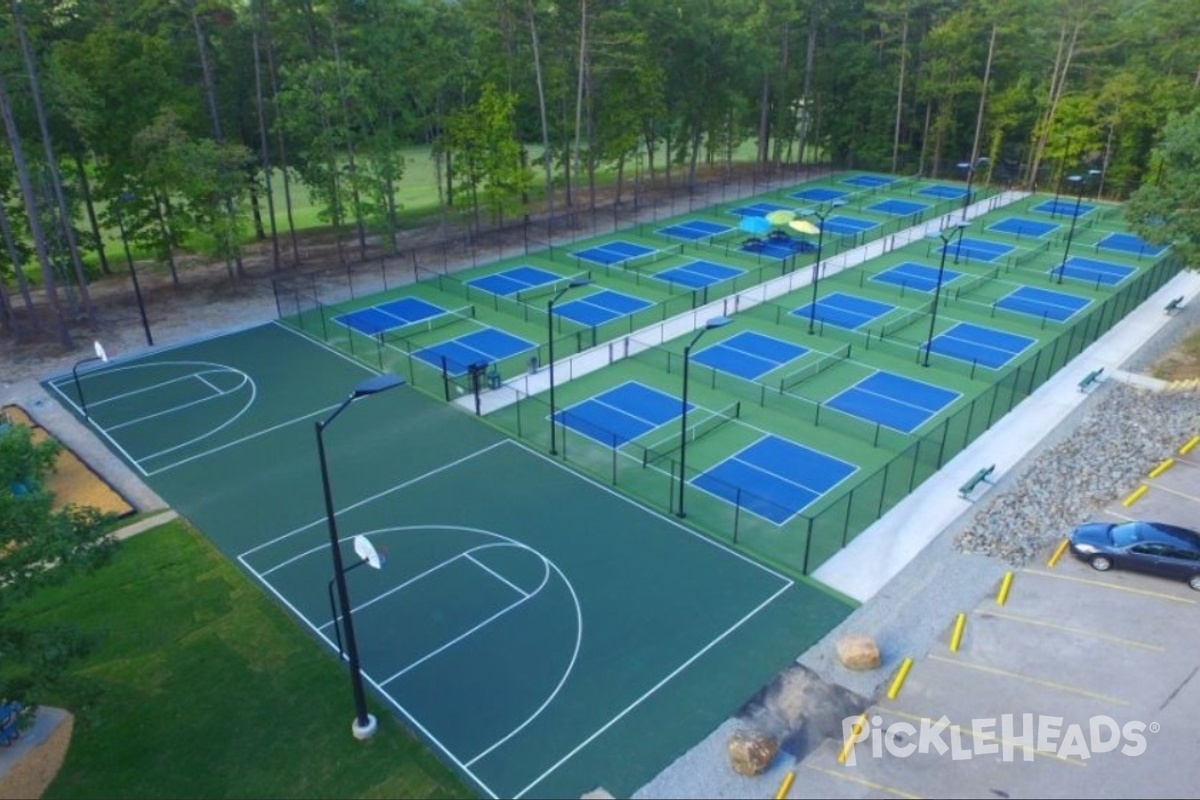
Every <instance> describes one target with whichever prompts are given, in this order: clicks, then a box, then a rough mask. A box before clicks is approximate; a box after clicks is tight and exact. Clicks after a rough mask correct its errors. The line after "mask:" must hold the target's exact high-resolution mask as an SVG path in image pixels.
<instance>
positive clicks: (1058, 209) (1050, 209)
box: [1033, 197, 1095, 217]
mask: <svg viewBox="0 0 1200 800" xmlns="http://www.w3.org/2000/svg"><path fill="white" fill-rule="evenodd" d="M1094 208H1095V206H1094V205H1091V204H1090V203H1080V204H1079V216H1081V217H1086V216H1087V215H1088V214H1090V213H1092V209H1094ZM1033 210H1034V211H1037V212H1039V213H1042V214H1051V215H1053V216H1056V217H1070V216H1074V215H1075V201H1074V200H1065V199H1063V198H1061V197H1060V198H1059V199H1057V200H1047V201H1046V202H1044V203H1038V204H1037V205H1036V206H1034V207H1033Z"/></svg>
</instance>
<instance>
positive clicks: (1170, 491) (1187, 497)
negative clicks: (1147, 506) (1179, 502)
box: [1154, 483, 1200, 503]
mask: <svg viewBox="0 0 1200 800" xmlns="http://www.w3.org/2000/svg"><path fill="white" fill-rule="evenodd" d="M1154 490H1155V491H1156V492H1166V493H1167V494H1173V495H1175V496H1176V497H1182V498H1183V499H1184V500H1192V501H1193V502H1197V503H1200V497H1198V496H1196V495H1194V494H1188V493H1187V492H1181V491H1179V490H1178V489H1172V488H1171V487H1170V486H1163V485H1162V484H1161V483H1156V484H1154Z"/></svg>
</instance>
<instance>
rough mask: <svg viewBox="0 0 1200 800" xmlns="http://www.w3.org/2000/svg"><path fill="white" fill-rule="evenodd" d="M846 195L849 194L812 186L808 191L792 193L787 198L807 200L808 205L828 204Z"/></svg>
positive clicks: (838, 190) (802, 190)
mask: <svg viewBox="0 0 1200 800" xmlns="http://www.w3.org/2000/svg"><path fill="white" fill-rule="evenodd" d="M847 194H849V192H843V191H842V190H841V189H827V188H826V187H824V186H813V187H812V188H810V189H801V190H800V191H798V192H792V193H791V194H790V195H788V197H794V198H796V199H797V200H807V201H808V202H810V203H828V202H829V201H830V200H838V199H840V198H842V197H845V196H846V195H847Z"/></svg>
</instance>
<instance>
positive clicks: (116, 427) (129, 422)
mask: <svg viewBox="0 0 1200 800" xmlns="http://www.w3.org/2000/svg"><path fill="white" fill-rule="evenodd" d="M154 363H156V364H158V363H169V362H154ZM236 371H237V372H238V373H239V374H241V376H242V377H243V378H244V380H243V381H242V383H241V385H239V386H237V387H235V388H233V389H230V390H229V391H228V392H222V391H221V390H220V389H217V387H215V386H213V385H212V384H211V383H209V382H208V381H204V380H203V379H201V380H202V382H203V383H205V384H207V385H208V386H209V387H210V388H212V389H213V390H214V391H216V393H217V394H216V396H209V397H201V398H200V399H199V400H192V401H189V402H187V403H182V404H180V405H177V406H169V407H166V408H161V409H159V410H158V411H154V412H152V413H150V414H143V415H142V416H140V417H134V418H132V419H128V420H126V421H125V422H118V423H117V424H116V425H109V426H108V427H107V428H106V430H110V431H119V430H121V429H122V428H127V427H129V426H130V425H137V424H139V423H142V422H145V421H146V420H148V419H154V418H155V417H161V416H164V415H166V414H173V413H175V412H176V411H182V410H183V409H185V408H191V407H192V406H198V405H200V404H201V403H207V402H209V401H210V400H216V399H217V398H219V397H223V396H225V395H227V394H232V393H233V392H236V391H237V390H238V389H240V388H242V386H245V385H246V384H247V383H253V382H252V381H251V380H250V376H249V375H247V374H246V373H244V372H242V371H241V370H236ZM198 377H199V376H198V375H185V376H183V377H181V378H176V379H174V380H170V381H163V382H162V383H156V384H154V385H153V386H149V387H147V388H146V389H145V390H144V391H152V390H154V389H157V388H159V387H162V386H166V385H167V384H171V383H178V382H180V381H184V380H190V379H191V378H198ZM142 393H143V392H142V391H137V392H125V393H124V394H123V395H121V397H132V396H133V395H135V394H142ZM115 399H116V398H115V397H110V398H108V399H106V400H103V401H101V402H102V403H108V402H111V401H112V400H115ZM89 405H90V404H89ZM151 457H152V456H143V458H151Z"/></svg>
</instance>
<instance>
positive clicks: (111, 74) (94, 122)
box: [0, 0, 1200, 347]
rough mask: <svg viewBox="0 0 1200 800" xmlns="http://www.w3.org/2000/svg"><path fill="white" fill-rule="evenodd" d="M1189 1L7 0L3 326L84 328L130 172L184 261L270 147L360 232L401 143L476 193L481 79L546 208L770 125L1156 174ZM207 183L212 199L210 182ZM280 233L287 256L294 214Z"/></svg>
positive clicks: (1051, 168)
mask: <svg viewBox="0 0 1200 800" xmlns="http://www.w3.org/2000/svg"><path fill="white" fill-rule="evenodd" d="M1193 4H1194V2H1193V0H690V1H689V2H687V3H683V2H674V3H664V2H662V1H661V0H570V2H551V0H352V1H351V0H300V2H295V1H294V0H292V1H291V2H289V0H253V1H252V2H241V3H233V2H230V0H140V2H137V3H130V2H120V1H119V0H95V2H90V3H67V2H64V1H63V0H12V2H11V3H9V4H5V6H7V7H8V8H7V13H0V113H2V114H3V115H4V117H5V118H4V120H3V122H4V124H5V132H4V138H5V141H6V142H8V143H9V144H10V147H9V148H7V149H6V150H5V151H4V152H0V206H3V209H2V212H0V235H3V237H4V243H3V247H0V329H5V330H17V329H19V328H21V327H22V325H20V324H18V323H19V319H18V316H19V315H18V311H19V310H20V308H21V305H22V304H24V307H25V310H26V312H27V313H32V309H33V304H34V300H33V299H32V298H33V297H34V296H35V295H37V296H38V299H39V300H41V301H42V303H43V305H46V306H48V307H49V309H50V314H51V316H53V318H54V319H53V325H52V326H50V325H45V324H44V321H43V320H39V319H33V320H32V322H33V325H32V326H25V327H41V328H43V329H51V330H54V331H55V332H56V333H58V335H59V338H60V341H62V343H63V346H64V347H71V346H73V340H72V337H71V332H70V330H69V328H70V325H69V322H71V321H72V320H73V319H75V318H78V317H80V316H83V314H81V311H83V312H86V311H87V308H86V306H87V298H88V294H87V291H86V289H87V287H86V282H87V280H89V276H88V275H86V274H85V275H83V276H80V275H79V271H80V270H79V267H78V266H77V263H78V262H77V256H76V255H75V251H79V252H80V253H82V256H83V257H84V258H85V259H98V260H99V261H100V264H101V270H102V271H103V270H104V260H103V236H102V235H101V234H100V231H98V230H97V227H98V226H97V225H96V224H95V223H94V222H91V221H92V220H94V219H103V218H104V217H105V213H104V206H105V205H106V204H108V203H111V202H112V201H114V200H116V199H117V198H121V197H123V196H125V195H128V194H132V195H133V196H134V198H135V200H134V202H133V203H132V204H131V205H130V206H128V207H127V208H128V209H129V210H130V212H131V214H132V220H131V222H132V224H131V226H130V227H131V230H132V232H133V233H134V236H135V238H136V240H137V242H138V243H139V244H142V245H143V246H150V247H151V249H152V250H154V251H155V252H156V253H157V255H158V259H159V260H160V262H161V263H162V264H163V266H164V267H165V268H167V269H170V270H171V271H172V274H173V275H175V277H176V278H177V279H179V280H182V279H183V277H182V276H181V275H179V274H178V273H176V271H175V270H176V264H175V261H174V252H175V250H176V249H177V248H180V247H183V248H187V249H193V250H195V249H200V250H207V251H208V252H210V253H216V254H219V255H223V256H225V257H226V258H227V259H228V260H229V261H230V262H237V261H238V259H239V249H238V248H239V244H240V241H239V238H240V237H241V236H242V235H243V232H242V226H243V224H244V223H243V221H242V219H243V217H245V216H251V215H252V216H253V218H254V222H255V228H254V230H255V233H256V234H257V235H258V236H259V237H263V236H266V235H267V230H268V228H270V230H271V232H272V236H275V235H277V231H276V229H275V226H274V225H271V226H267V225H264V224H263V223H262V220H261V215H262V211H261V208H260V206H259V203H258V200H259V197H260V192H265V193H268V194H269V192H270V188H269V187H270V180H271V176H273V175H274V174H275V171H276V170H280V171H281V174H282V177H283V179H284V180H283V190H284V194H285V201H286V212H287V214H288V222H289V230H290V227H291V223H292V215H291V212H292V204H291V201H290V183H289V181H290V180H291V179H292V178H295V177H299V178H300V180H301V181H302V182H303V183H304V184H305V185H306V187H307V188H308V189H309V191H310V194H311V195H313V196H314V197H315V201H316V203H317V205H318V206H319V207H320V215H319V218H320V219H322V220H323V221H325V222H327V223H328V224H329V225H330V226H331V227H332V228H333V230H334V232H335V233H346V234H347V235H351V234H350V232H351V231H352V232H353V233H352V235H353V236H354V237H355V238H356V239H357V244H358V247H357V250H356V253H355V257H356V258H359V259H361V258H364V257H366V253H367V243H368V241H370V237H369V236H368V234H378V235H379V239H378V241H383V242H385V243H390V246H391V248H392V249H395V248H396V247H397V246H398V245H397V243H398V238H397V230H398V227H399V215H398V205H397V201H396V198H397V197H398V196H400V195H401V193H402V187H401V182H402V181H404V180H405V179H406V175H405V172H404V164H403V159H402V158H401V157H399V155H398V153H399V152H400V150H401V148H402V147H405V146H408V145H424V146H433V147H434V148H435V151H436V154H437V157H438V160H437V162H436V164H437V168H438V169H439V170H440V172H439V180H438V185H439V188H440V189H442V190H443V192H444V193H443V195H442V198H441V199H442V207H443V211H444V212H445V213H450V210H451V209H453V208H463V209H467V208H468V207H469V206H470V205H471V203H469V202H468V203H456V202H455V199H456V198H455V197H454V192H455V189H456V188H463V187H464V186H469V185H471V184H472V183H473V182H475V181H477V180H478V179H479V178H478V177H477V176H472V175H465V176H464V175H463V174H460V173H459V172H458V169H459V167H462V168H463V169H464V170H466V171H468V172H469V171H470V170H472V169H476V168H477V167H479V165H477V164H470V163H466V162H465V161H464V163H462V164H458V163H456V162H455V159H456V158H457V157H458V156H459V155H461V154H460V153H456V152H455V151H454V149H452V148H450V147H448V145H449V144H450V142H451V138H450V132H451V130H452V129H456V132H455V134H454V135H455V136H456V137H458V138H459V139H462V137H464V136H467V137H469V136H474V135H475V134H476V133H479V132H475V131H468V130H466V128H467V127H469V126H470V123H471V121H472V120H473V121H474V122H480V121H482V122H483V123H485V124H487V125H491V124H492V123H493V122H494V120H491V119H482V120H480V119H479V118H478V117H476V116H475V115H477V114H478V113H479V111H480V105H479V104H480V101H481V98H483V97H484V91H485V89H484V87H485V86H487V85H491V86H493V87H495V89H496V91H497V92H498V94H497V95H496V97H497V98H505V102H506V103H508V104H509V105H510V106H511V111H508V112H504V113H507V114H510V115H511V118H507V119H506V121H504V123H503V124H504V126H505V127H506V131H507V132H506V133H505V134H504V135H502V136H500V137H496V136H494V135H492V134H490V133H489V134H487V135H483V136H482V137H481V138H480V139H479V141H478V142H476V143H475V144H473V145H472V146H473V147H476V152H475V154H474V155H473V156H472V158H476V157H478V158H483V159H493V158H494V160H495V162H496V163H495V164H493V165H492V166H490V167H488V169H491V171H492V172H496V169H498V168H499V165H505V166H504V169H509V168H510V167H509V166H508V165H510V164H511V162H512V153H511V152H507V150H506V148H509V146H510V143H511V142H514V141H515V142H516V145H517V148H518V150H517V152H518V153H522V154H523V151H522V150H521V148H522V146H524V145H526V144H529V143H532V142H536V141H537V140H539V139H540V140H541V145H542V147H543V153H542V154H541V155H542V161H543V163H542V169H541V170H540V172H541V175H540V181H541V183H542V184H543V185H544V186H545V190H546V195H545V196H546V199H547V202H548V203H549V204H550V205H551V208H553V204H554V203H556V202H559V200H558V198H559V197H561V201H564V202H565V203H567V204H568V205H572V206H577V205H580V203H579V198H581V197H582V195H581V194H580V188H581V187H582V186H583V182H584V181H587V182H588V183H589V184H591V185H593V186H594V184H595V181H596V175H597V174H600V173H602V172H604V171H609V172H615V173H617V174H618V175H619V176H620V175H622V174H623V168H624V165H625V164H626V163H627V161H628V159H629V158H631V157H633V158H638V160H639V163H640V160H641V159H640V157H642V156H644V158H645V159H646V164H647V166H648V167H649V174H648V176H647V177H648V179H649V182H650V183H654V182H657V181H659V180H661V179H662V177H663V173H664V170H663V169H662V166H663V165H665V167H666V169H665V178H666V180H667V181H668V182H669V181H671V180H673V179H674V174H678V168H679V167H684V168H686V169H687V172H688V178H689V179H690V180H694V179H695V175H696V171H697V170H698V168H699V166H700V164H701V163H702V159H707V161H708V162H709V163H710V164H711V163H715V160H716V158H717V156H718V155H723V156H724V157H725V158H726V159H727V160H730V159H732V158H733V152H734V150H735V148H736V147H737V145H739V144H741V143H742V142H743V141H746V140H750V139H753V138H755V137H757V140H758V149H757V156H756V159H755V160H756V161H757V168H758V169H763V170H773V169H777V168H779V167H780V166H782V164H783V163H785V162H790V161H793V160H794V161H799V160H800V159H802V158H807V157H809V155H810V154H812V153H817V154H818V157H819V158H821V159H823V160H827V161H832V162H833V163H835V164H837V165H839V166H854V167H861V168H867V169H884V170H893V171H898V172H917V171H919V172H923V173H924V174H926V175H933V174H941V175H942V176H945V177H962V175H961V173H959V172H954V170H953V169H952V168H951V169H947V168H946V165H947V164H950V165H953V164H957V163H961V162H965V161H970V162H972V163H973V162H974V160H975V157H978V156H983V155H987V156H989V157H990V158H991V163H992V164H994V165H995V166H996V170H997V171H996V174H995V177H996V178H997V179H1000V180H1004V181H1005V182H1009V181H1013V180H1015V179H1016V178H1017V177H1018V176H1019V177H1020V178H1022V179H1023V180H1024V182H1025V184H1026V186H1030V187H1032V186H1035V185H1039V182H1040V185H1041V186H1042V187H1043V188H1045V187H1053V185H1054V183H1055V181H1056V179H1057V178H1058V176H1060V175H1062V174H1064V173H1066V172H1070V171H1073V170H1075V169H1076V168H1078V166H1079V164H1078V161H1079V160H1080V159H1081V158H1087V159H1090V160H1091V162H1094V163H1089V166H1103V168H1104V171H1105V176H1106V178H1105V186H1104V193H1105V196H1108V197H1124V196H1127V195H1128V193H1129V192H1131V191H1133V189H1135V188H1136V187H1137V185H1138V184H1139V183H1141V182H1142V180H1143V179H1144V178H1145V176H1146V174H1147V169H1148V168H1149V166H1150V162H1149V155H1148V154H1149V152H1150V149H1151V147H1152V144H1153V142H1154V141H1155V140H1156V139H1158V138H1159V137H1160V135H1161V132H1162V129H1163V125H1164V124H1165V122H1166V119H1167V116H1168V114H1170V113H1171V112H1181V113H1186V112H1188V111H1190V110H1191V109H1192V108H1194V107H1195V106H1196V105H1197V101H1198V100H1200V55H1198V54H1200V17H1197V15H1196V14H1195V12H1194V9H1193V8H1192V5H1193ZM39 90H40V91H39ZM168 117H172V118H173V119H174V120H175V123H174V128H175V130H174V132H173V134H172V135H173V136H177V137H178V139H179V141H181V142H187V143H188V146H189V147H191V148H194V149H195V153H194V157H196V158H201V159H202V160H203V161H204V162H205V163H206V164H215V165H216V167H215V169H209V168H208V167H207V166H206V167H204V168H203V169H198V170H196V171H195V174H194V175H191V176H187V177H188V179H189V180H190V181H191V182H192V183H193V184H198V183H199V182H200V181H204V182H206V184H207V186H206V188H205V189H204V190H203V191H201V190H200V187H199V186H193V188H192V189H190V190H189V194H188V196H187V197H185V196H184V195H183V194H180V193H179V192H180V191H181V190H180V189H179V188H178V187H177V186H176V185H175V184H174V183H172V184H171V185H170V188H169V190H168V189H167V188H166V187H165V185H164V184H163V180H162V179H163V173H162V170H163V167H164V164H163V162H162V160H161V159H146V158H144V157H143V154H144V147H145V145H146V143H147V141H149V140H153V139H154V138H155V137H156V136H160V135H161V134H164V133H165V132H166V131H165V130H164V129H163V128H162V121H163V120H164V119H167V118H168ZM160 140H161V139H160ZM207 142H212V143H214V145H213V146H210V145H208V144H207ZM492 146H496V147H498V148H500V150H499V151H498V152H496V153H494V154H486V155H485V154H484V153H483V151H486V150H488V148H490V147H492ZM238 148H244V149H238ZM479 148H482V150H480V149H479ZM247 152H249V153H253V154H255V155H256V156H257V157H256V158H251V157H249V156H247ZM793 153H796V155H795V157H794V159H793V156H792V154H793ZM189 157H193V156H189ZM60 160H61V161H62V162H64V163H63V164H59V163H58V162H59V161H60ZM673 170H674V171H675V173H674V174H673ZM231 171H232V172H237V173H239V174H240V177H237V178H235V177H234V176H233V175H231V174H229V173H230V172H231ZM939 171H940V172H939ZM639 172H640V170H639ZM464 177H465V183H464V181H463V180H462V179H463V178H464ZM494 177H495V178H496V181H495V182H494V183H492V184H491V185H492V187H493V188H492V189H491V190H489V191H488V192H484V193H482V194H480V196H479V197H478V198H477V199H478V200H479V201H480V202H486V203H489V204H490V206H491V208H490V211H491V214H492V216H493V217H495V218H499V217H500V216H501V215H502V214H508V213H510V212H511V210H512V209H513V208H514V206H513V203H512V201H511V198H509V197H508V196H509V195H511V194H512V193H513V192H516V193H518V194H520V195H521V202H522V203H524V202H525V197H524V194H525V190H526V188H528V187H529V182H530V180H531V176H529V175H528V173H527V171H526V170H525V168H524V167H521V168H520V169H517V170H516V171H515V172H514V173H513V174H512V175H510V176H506V177H503V178H501V177H500V176H499V175H498V174H497V175H496V176H494ZM93 185H94V186H95V187H96V188H95V194H96V198H95V200H96V204H98V206H99V209H100V213H98V214H97V213H96V212H95V210H94V209H93V208H92V205H93V198H92V197H91V189H90V188H89V186H93ZM151 187H154V189H155V190H156V191H157V194H155V192H154V191H152V190H151ZM467 191H470V190H469V189H467ZM214 193H215V195H216V196H217V197H218V198H220V202H218V203H215V204H213V203H207V198H208V197H209V196H210V195H212V194H214ZM594 196H595V195H594V193H593V194H592V197H593V198H594ZM246 198H249V200H250V201H251V202H250V203H246V202H244V201H245V199H246ZM176 203H178V204H180V206H181V207H180V208H179V209H175V208H174V204H176ZM271 205H272V198H270V197H268V198H267V207H268V213H269V211H270V207H271ZM30 209H32V210H33V212H32V213H31V211H30ZM56 209H57V210H56ZM64 209H65V211H64ZM85 209H86V212H85ZM85 213H86V216H87V220H88V221H89V222H91V226H92V228H93V230H92V232H91V233H92V235H91V236H88V237H82V236H81V237H77V241H76V242H75V243H74V244H73V243H72V241H71V240H72V238H73V234H74V232H73V230H72V229H71V227H70V226H69V225H66V226H65V225H64V224H63V217H64V216H66V215H71V216H77V217H78V224H80V227H81V229H82V227H83V226H82V223H83V221H84V219H85V216H84V215H85ZM109 216H110V217H111V214H110V215H109ZM221 217H224V220H223V221H222V220H221V219H220V218H221ZM272 221H273V220H272ZM110 235H111V234H110ZM336 241H337V243H338V245H339V247H340V245H341V237H340V236H338V238H337V239H336ZM275 247H276V251H275V252H276V258H275V259H274V264H275V266H276V267H279V266H281V265H280V263H279V256H278V253H279V250H278V243H275ZM292 252H293V255H294V257H295V258H296V259H297V260H298V259H299V251H298V248H297V247H296V245H295V241H294V239H293V243H292ZM346 257H347V256H346V254H345V253H342V255H341V258H342V260H345V258H346ZM18 271H19V272H20V274H19V275H18ZM237 272H238V270H235V269H233V268H231V269H230V274H231V278H233V277H236V274H237Z"/></svg>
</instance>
